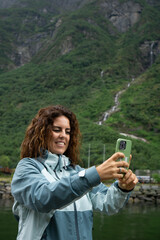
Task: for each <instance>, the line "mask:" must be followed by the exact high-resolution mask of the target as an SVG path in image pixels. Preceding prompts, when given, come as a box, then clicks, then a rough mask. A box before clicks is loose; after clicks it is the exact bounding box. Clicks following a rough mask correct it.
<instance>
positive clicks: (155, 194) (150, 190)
mask: <svg viewBox="0 0 160 240" xmlns="http://www.w3.org/2000/svg"><path fill="white" fill-rule="evenodd" d="M0 200H11V201H13V196H12V194H11V184H10V183H9V182H7V181H0ZM139 202H143V203H154V204H160V185H159V184H138V185H137V186H136V187H135V189H134V190H133V191H132V192H131V195H130V198H129V203H139Z"/></svg>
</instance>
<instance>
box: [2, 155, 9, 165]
mask: <svg viewBox="0 0 160 240" xmlns="http://www.w3.org/2000/svg"><path fill="white" fill-rule="evenodd" d="M9 165H10V158H9V157H8V156H5V155H2V156H0V166H1V167H9Z"/></svg>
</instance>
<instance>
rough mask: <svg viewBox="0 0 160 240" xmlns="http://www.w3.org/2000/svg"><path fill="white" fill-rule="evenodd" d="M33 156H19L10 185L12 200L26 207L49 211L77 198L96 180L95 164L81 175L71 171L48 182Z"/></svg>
mask: <svg viewBox="0 0 160 240" xmlns="http://www.w3.org/2000/svg"><path fill="white" fill-rule="evenodd" d="M41 170H42V169H40V167H39V166H38V165H37V163H36V161H35V160H33V159H29V158H26V159H22V160H21V161H20V162H19V164H18V165H17V168H16V171H15V173H14V176H13V179H12V184H11V189H12V195H13V196H14V198H15V200H16V201H17V202H19V203H20V204H22V205H24V206H25V207H27V208H29V209H34V210H36V211H39V212H49V211H51V210H55V209H60V208H63V207H65V206H67V205H68V204H70V203H71V202H73V201H74V200H76V199H79V198H80V197H81V196H83V195H84V194H85V193H87V192H88V191H90V190H91V189H92V188H93V187H94V186H97V185H98V184H99V183H100V178H99V175H98V173H97V171H96V169H95V167H91V168H89V169H87V170H86V174H85V177H80V176H79V174H78V173H77V172H75V174H74V175H69V176H68V177H64V178H61V179H60V180H58V181H54V182H52V183H50V182H49V181H48V180H47V179H46V178H45V177H44V175H43V174H42V173H41Z"/></svg>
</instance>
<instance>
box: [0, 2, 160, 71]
mask: <svg viewBox="0 0 160 240" xmlns="http://www.w3.org/2000/svg"><path fill="white" fill-rule="evenodd" d="M157 2H158V1H157V0H146V4H149V5H152V6H155V5H156V4H157ZM87 3H93V4H95V5H97V8H98V9H99V14H102V15H103V16H104V18H106V19H107V20H108V21H109V22H110V23H111V25H112V26H113V27H112V28H110V29H109V31H110V34H111V35H116V34H119V33H120V34H123V33H125V32H127V31H128V30H129V29H130V28H132V27H133V26H134V25H135V24H136V23H138V22H139V21H140V19H141V14H142V12H143V8H144V5H142V4H140V1H133V0H128V1H120V0H112V1H111V0H101V1H93V0H45V1H43V0H38V1H37V0H34V4H33V2H32V1H30V0H27V1H26V0H0V8H1V9H2V8H3V9H4V8H11V9H12V7H15V10H13V11H12V13H13V21H14V11H16V9H19V8H20V9H21V10H20V11H21V12H20V11H19V12H18V13H16V14H18V17H19V20H20V22H21V23H18V24H19V28H15V27H14V26H13V29H11V28H10V29H11V31H12V33H10V34H11V35H12V36H11V37H13V39H12V40H11V41H12V42H11V43H10V44H11V48H12V50H11V51H9V52H8V53H5V54H6V56H7V58H8V59H9V60H10V61H11V62H12V63H13V64H9V68H16V67H19V66H22V65H24V64H25V63H28V62H29V61H31V59H32V58H33V57H34V56H35V55H36V54H37V53H38V52H39V51H40V50H41V49H42V48H44V47H45V46H46V45H47V44H49V43H50V42H53V41H54V37H55V35H56V33H57V31H58V28H59V26H60V25H61V24H63V22H62V20H61V17H56V16H57V14H61V13H63V12H64V11H65V12H66V11H74V10H76V9H78V8H81V7H83V6H84V5H85V4H87ZM28 8H30V10H26V11H25V9H28ZM88 8H89V5H88ZM22 10H23V11H22ZM16 14H15V16H16ZM1 17H2V19H3V20H4V22H3V23H4V24H3V25H4V26H5V25H6V24H7V21H9V19H10V18H11V17H10V15H9V13H8V14H7V13H6V12H5V13H3V12H2V13H1ZM30 30H31V31H30ZM152 42H153V41H148V40H146V41H145V42H142V44H141V46H140V47H139V49H140V51H141V52H142V59H143V61H144V63H143V67H144V69H145V68H147V67H148V66H149V65H150V64H151V62H154V60H155V58H156V56H157V55H158V54H159V52H160V43H159V41H158V39H154V44H153V43H152ZM61 47H62V48H61V54H62V55H64V54H66V53H68V52H69V51H71V50H72V48H73V44H72V42H71V37H70V36H68V37H67V38H66V39H64V40H63V42H62V44H61ZM149 59H150V60H149ZM4 67H5V66H4V65H3V64H1V69H3V68H4Z"/></svg>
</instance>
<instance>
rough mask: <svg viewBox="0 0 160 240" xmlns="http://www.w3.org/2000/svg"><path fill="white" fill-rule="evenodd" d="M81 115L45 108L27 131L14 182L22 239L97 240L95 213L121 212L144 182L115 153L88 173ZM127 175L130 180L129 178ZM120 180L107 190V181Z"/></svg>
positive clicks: (55, 108)
mask: <svg viewBox="0 0 160 240" xmlns="http://www.w3.org/2000/svg"><path fill="white" fill-rule="evenodd" d="M79 138H80V131H79V126H78V121H77V119H76V116H75V115H74V113H72V112H71V111H69V110H67V109H66V108H64V107H63V106H50V107H47V108H44V109H41V110H40V111H39V112H38V114H37V115H36V117H35V118H34V119H33V120H32V121H31V124H30V125H29V127H28V128H27V131H26V135H25V138H24V141H23V143H22V146H21V158H22V160H21V161H20V162H19V163H18V165H17V168H16V171H15V174H14V176H13V180H12V194H13V196H14V199H15V202H14V205H13V213H14V215H15V216H16V217H17V219H18V220H19V227H18V236H17V239H18V240H42V239H43V240H51V239H52V240H53V239H55V240H65V239H66V240H76V239H78V240H82V239H87V240H91V239H92V224H93V221H92V220H93V219H92V218H93V216H92V213H93V210H94V209H95V210H100V211H104V212H106V213H107V214H108V215H111V214H114V213H117V212H118V211H119V210H120V209H121V208H122V207H123V206H124V204H125V203H126V201H127V200H128V198H129V195H130V192H131V191H132V189H133V188H134V187H135V185H136V183H137V182H138V180H137V178H136V176H135V174H133V173H132V171H131V170H127V169H126V167H129V166H128V163H126V162H124V161H116V160H118V158H122V157H124V155H123V154H122V153H115V154H114V155H112V156H111V157H110V158H109V159H108V160H107V161H105V162H104V163H103V164H101V165H99V166H98V167H90V168H88V169H86V170H85V169H82V168H81V167H80V166H79V165H77V164H78V160H79V158H78V157H79V151H78V146H79ZM124 173H125V176H124ZM115 178H116V179H118V181H116V182H115V183H114V184H113V185H112V186H111V187H109V188H107V187H106V186H105V185H104V184H102V183H101V182H102V181H103V180H108V179H115Z"/></svg>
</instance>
